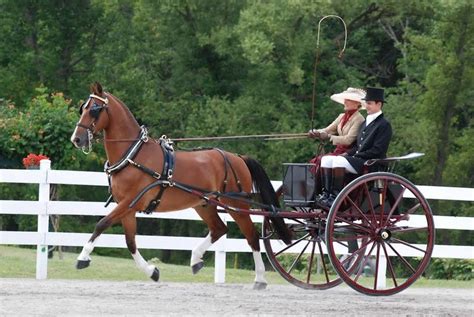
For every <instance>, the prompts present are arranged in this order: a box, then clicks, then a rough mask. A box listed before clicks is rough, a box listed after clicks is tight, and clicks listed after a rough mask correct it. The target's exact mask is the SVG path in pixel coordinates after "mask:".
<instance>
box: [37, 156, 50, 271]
mask: <svg viewBox="0 0 474 317" xmlns="http://www.w3.org/2000/svg"><path fill="white" fill-rule="evenodd" d="M50 169H51V161H50V160H41V161H40V172H41V181H40V183H39V192H38V201H39V202H40V203H41V204H42V208H41V210H40V211H39V212H38V235H39V236H40V239H41V240H40V243H39V244H38V245H37V247H36V279H37V280H44V279H46V278H47V277H48V245H47V244H46V234H47V233H48V231H49V217H48V209H47V208H48V202H49V191H50V189H49V183H48V171H49V170H50Z"/></svg>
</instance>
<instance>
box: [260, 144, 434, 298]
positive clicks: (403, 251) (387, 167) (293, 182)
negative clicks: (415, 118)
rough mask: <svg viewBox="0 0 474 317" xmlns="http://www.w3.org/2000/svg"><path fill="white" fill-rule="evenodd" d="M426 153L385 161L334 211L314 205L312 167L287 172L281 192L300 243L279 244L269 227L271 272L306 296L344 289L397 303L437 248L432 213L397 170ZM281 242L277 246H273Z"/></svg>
mask: <svg viewBox="0 0 474 317" xmlns="http://www.w3.org/2000/svg"><path fill="white" fill-rule="evenodd" d="M421 155H423V154H421V153H412V154H409V155H405V156H402V157H391V158H386V159H383V160H369V161H367V162H366V163H365V164H366V166H370V165H373V164H377V163H379V169H378V170H377V171H375V172H371V173H364V174H363V175H359V176H353V175H349V176H346V183H347V184H346V186H345V187H344V188H343V190H342V191H341V192H340V193H339V194H338V196H337V198H336V200H335V201H334V203H333V204H332V206H331V208H330V209H325V208H319V207H318V206H317V205H316V204H315V200H314V198H315V192H317V188H318V179H317V176H316V175H315V174H314V169H315V166H314V164H310V163H307V164H306V163H305V164H293V163H287V164H284V179H283V185H282V187H280V189H279V190H278V191H277V193H278V194H279V196H280V197H281V199H282V201H283V203H284V207H285V208H284V209H288V210H292V212H293V215H291V216H288V217H286V221H285V222H286V223H288V227H289V228H290V229H291V231H292V233H293V235H294V237H295V239H294V240H293V242H292V243H291V244H290V245H285V244H284V243H281V242H278V239H277V238H275V234H274V230H273V229H272V225H271V223H270V222H269V221H267V220H265V221H264V224H263V230H262V231H263V232H262V239H263V242H264V245H265V249H266V253H267V256H268V258H269V260H270V262H271V264H272V266H273V268H274V269H275V270H276V271H277V272H278V273H280V275H281V276H282V277H283V278H284V279H286V280H287V281H288V282H290V283H292V284H294V285H296V286H299V287H302V288H305V289H328V288H331V287H334V286H337V285H339V284H341V283H342V282H345V283H346V284H348V285H349V286H350V287H352V288H353V289H355V290H357V291H359V292H361V293H364V294H367V295H375V296H378V295H392V294H395V293H397V292H400V291H402V290H404V289H406V288H407V287H408V286H410V285H411V284H412V283H413V282H414V281H415V280H416V279H417V278H418V277H420V276H421V275H422V274H423V272H424V270H425V269H426V267H427V265H428V263H429V261H430V258H431V253H432V250H433V245H434V233H435V230H434V223H433V216H432V213H431V209H430V206H429V204H428V202H427V201H426V199H425V198H424V197H423V195H422V193H421V192H420V191H419V190H418V189H417V188H416V186H415V185H413V184H412V183H411V182H410V181H409V180H407V179H405V178H404V177H402V176H400V175H397V174H395V173H394V172H393V171H394V168H395V164H396V163H397V162H399V161H403V160H408V159H413V158H417V157H419V156H421ZM275 240H277V241H275Z"/></svg>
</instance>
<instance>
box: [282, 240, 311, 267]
mask: <svg viewBox="0 0 474 317" xmlns="http://www.w3.org/2000/svg"><path fill="white" fill-rule="evenodd" d="M310 243H311V241H309V240H308V243H306V245H305V246H304V248H303V250H301V252H300V254H298V256H297V257H296V259H295V260H294V261H293V263H292V264H291V266H290V269H289V270H288V271H287V272H286V273H288V274H290V273H291V271H293V268H294V267H295V265H296V263H298V261H299V259H300V258H301V256H302V255H303V253H304V251H306V248H307V247H308V245H309V244H310Z"/></svg>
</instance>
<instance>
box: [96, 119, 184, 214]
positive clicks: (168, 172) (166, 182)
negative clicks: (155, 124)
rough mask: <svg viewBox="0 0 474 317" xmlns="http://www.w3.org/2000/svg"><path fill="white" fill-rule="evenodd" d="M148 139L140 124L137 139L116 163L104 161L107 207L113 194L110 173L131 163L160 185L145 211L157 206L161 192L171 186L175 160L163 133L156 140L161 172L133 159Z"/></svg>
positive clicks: (170, 143)
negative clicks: (107, 187) (160, 158)
mask: <svg viewBox="0 0 474 317" xmlns="http://www.w3.org/2000/svg"><path fill="white" fill-rule="evenodd" d="M148 140H149V138H148V131H147V129H146V127H145V126H141V131H140V134H139V136H138V138H137V140H136V141H135V143H133V144H132V145H131V146H130V147H129V148H128V150H127V152H126V153H125V155H124V156H123V157H122V158H121V159H120V160H119V161H118V162H117V163H115V164H114V165H112V166H110V165H109V161H106V162H105V165H104V172H105V173H106V174H107V178H108V182H109V193H110V196H109V198H108V199H107V201H106V203H105V207H107V206H108V205H109V204H110V203H111V202H112V200H114V199H113V194H112V181H111V178H112V174H114V173H118V172H120V171H121V170H123V169H124V168H125V167H126V166H128V165H131V166H133V167H135V168H138V169H139V170H141V171H142V172H144V173H145V174H148V175H150V176H151V177H153V178H155V179H157V180H158V182H159V185H160V186H161V188H160V190H159V192H158V194H157V196H156V198H155V199H153V200H152V201H150V203H149V204H148V207H147V208H146V209H145V210H144V211H143V212H145V213H151V212H153V210H154V209H155V208H156V207H158V205H159V203H160V200H161V196H163V193H164V191H165V189H166V188H167V187H171V186H173V181H172V178H173V170H174V162H175V158H174V149H173V145H172V142H171V140H169V139H168V138H167V137H166V136H165V135H163V136H162V137H161V138H160V139H159V140H158V142H159V144H160V146H161V150H162V151H163V169H162V172H161V174H160V173H158V172H156V171H154V170H152V169H150V168H148V167H146V166H144V165H142V164H139V163H137V162H135V161H134V159H135V157H136V155H137V154H138V152H139V151H140V149H141V146H142V145H143V144H144V143H147V142H148ZM155 183H156V182H155ZM155 183H153V184H155ZM147 188H148V187H145V189H143V190H142V191H141V192H140V193H139V194H138V195H137V197H138V196H140V197H141V196H143V194H144V193H145V192H147V191H148V190H149V189H147ZM137 197H136V198H135V199H134V202H135V203H136V202H137V201H138V200H137ZM135 203H133V204H132V205H131V206H130V207H133V205H134V204H135Z"/></svg>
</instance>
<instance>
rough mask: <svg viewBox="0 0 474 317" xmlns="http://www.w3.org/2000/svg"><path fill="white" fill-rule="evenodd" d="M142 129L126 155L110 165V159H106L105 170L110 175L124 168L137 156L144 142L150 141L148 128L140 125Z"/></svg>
mask: <svg viewBox="0 0 474 317" xmlns="http://www.w3.org/2000/svg"><path fill="white" fill-rule="evenodd" d="M140 129H141V131H140V134H139V135H138V138H137V141H135V143H133V144H132V145H131V146H130V147H129V148H128V150H127V152H126V153H125V155H124V156H123V157H122V158H121V159H120V160H119V161H118V162H117V163H115V164H114V165H112V166H109V161H106V162H105V164H104V172H106V173H107V174H108V175H111V174H113V173H117V172H119V171H121V170H122V169H124V168H125V167H126V166H127V165H128V164H129V163H130V161H131V160H133V159H134V158H135V156H136V155H137V153H138V151H140V148H141V146H142V145H143V143H147V142H148V130H147V129H146V127H145V126H144V125H142V126H141V127H140Z"/></svg>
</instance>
